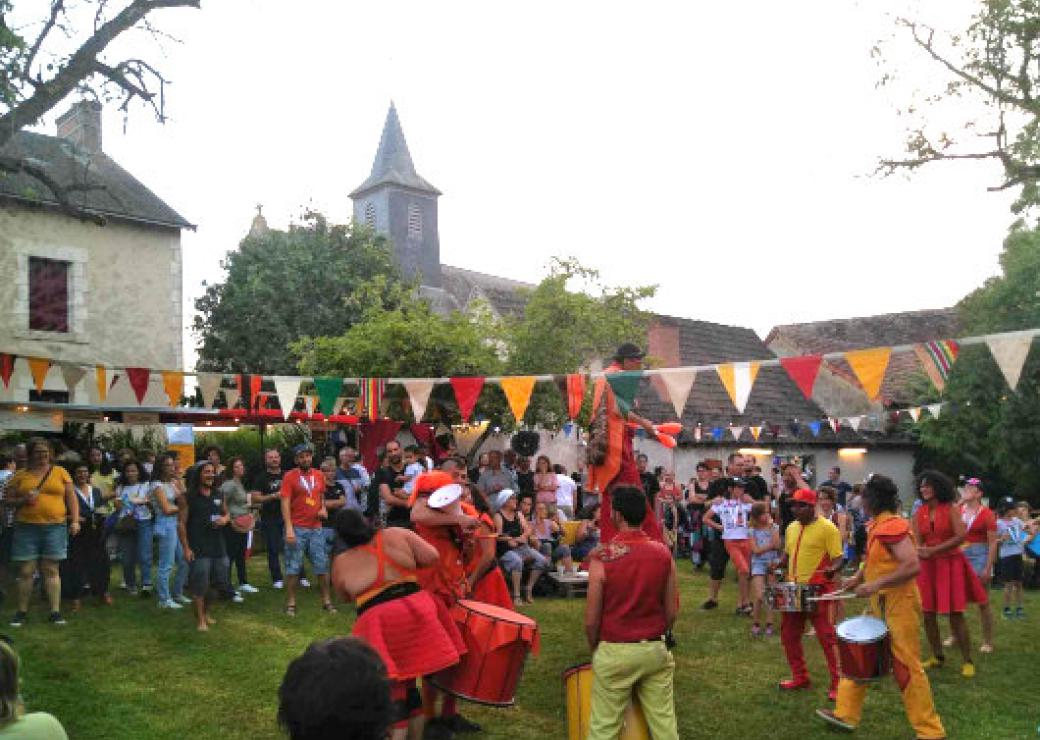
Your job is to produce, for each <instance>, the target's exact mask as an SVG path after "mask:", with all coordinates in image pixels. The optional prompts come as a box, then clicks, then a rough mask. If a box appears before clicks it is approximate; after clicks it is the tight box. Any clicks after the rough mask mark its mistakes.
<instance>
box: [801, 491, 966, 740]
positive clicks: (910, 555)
mask: <svg viewBox="0 0 1040 740" xmlns="http://www.w3.org/2000/svg"><path fill="white" fill-rule="evenodd" d="M863 503H864V508H865V510H866V514H867V516H871V517H873V519H872V520H871V522H870V525H869V527H868V529H867V554H866V560H865V563H864V566H863V567H862V568H861V569H860V571H859V572H858V573H857V574H856V575H855V576H853V577H852V578H849V579H847V580H846V581H845V582H844V583H843V584H842V587H843V589H855V593H856V595H857V596H859V597H861V598H868V597H869V598H870V600H871V610H872V611H873V613H874V614H875V615H877V616H880V617H883V618H884V620H885V622H886V623H887V624H888V631H889V636H890V638H891V643H892V673H893V674H894V675H895V678H896V683H897V684H898V685H899V689H900V691H902V693H903V706H904V707H905V708H906V716H907V718H908V719H909V720H910V724H911V725H912V726H913V728H914V730H915V731H916V734H917V738H918V740H937V739H939V738H945V737H946V731H945V730H944V729H943V726H942V721H941V720H940V719H939V715H938V714H937V713H936V711H935V704H934V703H933V701H932V688H931V686H930V685H929V683H928V677H927V676H926V675H925V672H924V669H923V668H922V667H921V642H920V640H921V638H920V630H921V597H920V594H919V593H918V591H917V582H916V580H915V579H916V577H917V572H918V570H920V564H919V563H918V560H917V550H916V549H915V547H914V542H913V538H912V537H911V536H910V525H909V523H908V522H907V521H906V520H905V519H903V518H902V517H900V516H899V515H898V513H897V512H898V510H899V491H898V489H897V488H896V484H895V483H893V482H892V479H891V478H888V477H886V476H883V475H872V476H871V477H870V480H868V481H867V483H866V484H865V486H864V488H863ZM866 693H867V685H866V684H864V683H857V682H856V681H851V680H849V679H846V678H843V679H841V682H840V684H839V685H838V704H837V706H836V707H835V709H834V711H831V710H830V709H818V710H816V715H817V716H818V717H820V718H821V719H823V720H826V721H827V722H829V723H830V724H832V725H835V726H837V727H840V728H842V729H844V730H849V731H851V730H854V729H856V726H857V725H859V721H860V716H861V715H862V712H863V700H864V699H865V698H866Z"/></svg>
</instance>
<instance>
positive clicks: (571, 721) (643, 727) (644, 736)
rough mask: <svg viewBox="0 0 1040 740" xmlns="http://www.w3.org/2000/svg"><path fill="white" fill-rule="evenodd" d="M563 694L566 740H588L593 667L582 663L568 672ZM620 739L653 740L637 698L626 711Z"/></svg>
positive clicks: (566, 672) (564, 681)
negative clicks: (586, 739) (565, 711)
mask: <svg viewBox="0 0 1040 740" xmlns="http://www.w3.org/2000/svg"><path fill="white" fill-rule="evenodd" d="M563 692H564V695H565V697H564V698H565V702H564V703H565V705H566V707H567V740H585V738H586V737H587V736H588V734H589V717H590V715H591V713H592V666H591V665H590V664H589V663H583V664H581V665H576V666H571V667H570V668H568V669H567V670H565V671H564V672H563ZM618 740H650V728H649V727H648V726H647V724H646V718H645V717H644V716H643V708H642V707H641V706H639V699H638V698H637V697H636V696H635V695H633V696H632V701H631V702H630V703H629V705H628V707H626V708H625V716H624V719H623V720H622V722H621V734H620V735H618Z"/></svg>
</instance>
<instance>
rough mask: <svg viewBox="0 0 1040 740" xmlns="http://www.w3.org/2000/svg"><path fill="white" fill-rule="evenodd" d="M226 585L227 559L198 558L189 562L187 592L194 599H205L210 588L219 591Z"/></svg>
mask: <svg viewBox="0 0 1040 740" xmlns="http://www.w3.org/2000/svg"><path fill="white" fill-rule="evenodd" d="M227 583H228V559H227V558H226V557H220V558H200V557H196V558H195V559H194V560H192V561H191V565H190V566H189V570H188V591H189V592H190V593H191V595H192V596H194V597H195V598H196V599H204V598H206V594H207V593H208V592H209V589H210V587H211V586H212V587H213V588H215V589H217V590H218V591H219V590H221V587H222V586H224V585H225V584H227Z"/></svg>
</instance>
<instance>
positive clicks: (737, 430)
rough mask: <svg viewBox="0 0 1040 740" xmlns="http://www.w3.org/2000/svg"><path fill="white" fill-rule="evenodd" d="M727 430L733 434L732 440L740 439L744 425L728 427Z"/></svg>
mask: <svg viewBox="0 0 1040 740" xmlns="http://www.w3.org/2000/svg"><path fill="white" fill-rule="evenodd" d="M729 431H730V432H731V433H732V434H733V439H734V441H737V442H739V441H740V435H741V434H743V433H744V427H730V428H729Z"/></svg>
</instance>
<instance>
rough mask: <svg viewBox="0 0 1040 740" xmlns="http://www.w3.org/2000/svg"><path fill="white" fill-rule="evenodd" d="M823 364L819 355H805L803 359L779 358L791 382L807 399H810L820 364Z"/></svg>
mask: <svg viewBox="0 0 1040 740" xmlns="http://www.w3.org/2000/svg"><path fill="white" fill-rule="evenodd" d="M822 362H823V357H822V356H821V355H805V356H803V357H781V358H780V365H781V366H782V367H783V368H784V370H786V371H787V374H788V375H790V376H791V380H793V381H794V384H795V385H797V386H798V390H800V391H801V392H802V395H803V396H805V397H806V398H807V399H812V392H813V386H814V385H816V376H817V375H818V374H819V372H820V363H822Z"/></svg>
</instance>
